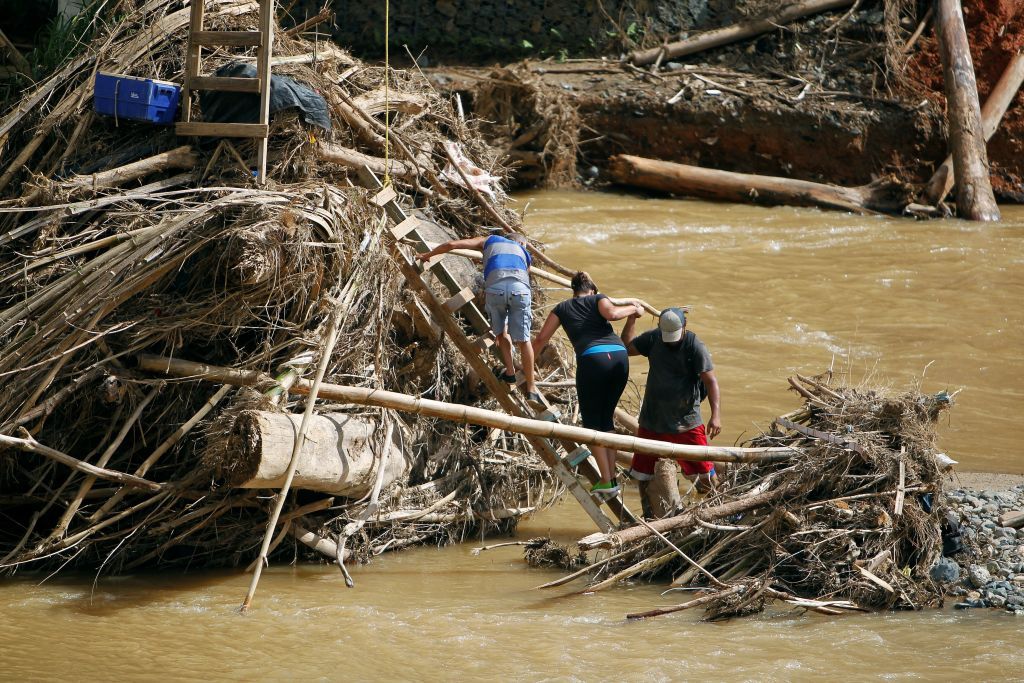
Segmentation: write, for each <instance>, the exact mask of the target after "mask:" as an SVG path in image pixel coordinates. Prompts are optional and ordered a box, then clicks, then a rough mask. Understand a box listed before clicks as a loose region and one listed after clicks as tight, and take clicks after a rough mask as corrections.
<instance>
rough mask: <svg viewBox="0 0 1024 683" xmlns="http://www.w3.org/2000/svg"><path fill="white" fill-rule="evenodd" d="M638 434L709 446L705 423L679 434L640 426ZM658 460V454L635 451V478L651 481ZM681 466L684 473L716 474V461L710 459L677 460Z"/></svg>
mask: <svg viewBox="0 0 1024 683" xmlns="http://www.w3.org/2000/svg"><path fill="white" fill-rule="evenodd" d="M636 435H637V436H638V437H640V438H641V439H654V440H656V441H667V442H669V443H678V444H683V445H689V446H707V445H708V437H707V435H706V434H705V432H704V425H697V426H696V427H694V428H693V429H691V430H689V431H686V432H680V433H677V434H663V433H661V432H652V431H650V430H648V429H644V428H643V427H640V429H639V430H638V431H637V433H636ZM657 461H658V456H656V455H648V454H647V453H634V454H633V464H632V466H631V471H630V474H631V475H632V477H633V478H634V479H639V480H640V481H650V479H651V478H652V477H653V476H654V464H655V463H656V462H657ZM676 462H678V463H679V466H680V467H681V468H682V469H683V474H689V475H693V474H707V473H709V472H710V473H712V474H714V471H715V463H713V462H711V461H709V460H702V461H698V462H694V461H692V460H676Z"/></svg>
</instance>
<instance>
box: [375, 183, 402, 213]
mask: <svg viewBox="0 0 1024 683" xmlns="http://www.w3.org/2000/svg"><path fill="white" fill-rule="evenodd" d="M397 198H398V193H397V192H395V188H393V187H391V186H390V185H389V186H388V187H385V188H384V189H383V190H381V191H380V192H378V193H377V194H375V195H374V196H373V199H371V200H370V201H371V202H373V203H374V204H376V205H377V206H379V207H381V208H384V205H385V204H387V203H388V202H393V201H395V199H397Z"/></svg>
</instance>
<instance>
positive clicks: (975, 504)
mask: <svg viewBox="0 0 1024 683" xmlns="http://www.w3.org/2000/svg"><path fill="white" fill-rule="evenodd" d="M964 501H966V502H967V503H969V504H970V505H971V507H976V508H980V507H981V501H980V500H978V498H977V496H972V495H971V494H967V495H966V496H964Z"/></svg>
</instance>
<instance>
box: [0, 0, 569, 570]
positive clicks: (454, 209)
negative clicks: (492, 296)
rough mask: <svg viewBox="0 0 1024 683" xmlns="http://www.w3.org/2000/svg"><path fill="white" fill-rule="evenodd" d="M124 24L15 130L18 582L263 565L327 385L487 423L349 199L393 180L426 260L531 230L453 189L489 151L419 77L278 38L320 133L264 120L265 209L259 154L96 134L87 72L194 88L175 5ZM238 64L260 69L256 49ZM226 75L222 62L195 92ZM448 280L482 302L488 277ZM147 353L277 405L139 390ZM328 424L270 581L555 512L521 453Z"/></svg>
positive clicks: (467, 433)
mask: <svg viewBox="0 0 1024 683" xmlns="http://www.w3.org/2000/svg"><path fill="white" fill-rule="evenodd" d="M116 7H117V8H118V9H117V10H116V11H115V10H110V12H109V13H108V14H107V15H103V16H102V17H101V18H102V20H103V22H102V23H103V25H104V27H105V28H104V29H103V31H102V32H101V35H99V37H98V38H97V39H96V40H95V41H94V42H93V43H92V44H91V45H90V47H89V48H88V49H86V51H85V52H84V53H83V54H82V55H81V56H79V57H76V58H75V59H74V60H72V61H71V62H69V63H68V64H66V65H65V66H64V67H63V68H61V69H59V70H58V71H57V72H56V73H54V74H53V75H52V76H51V77H50V78H49V79H47V80H45V81H43V82H41V83H40V84H39V85H37V86H36V87H35V88H34V89H33V90H31V91H29V92H27V93H26V94H25V96H24V97H23V98H22V100H21V101H20V102H19V103H17V104H16V106H15V107H14V108H13V109H11V110H10V111H8V112H7V113H6V114H5V115H4V116H3V117H2V118H0V141H2V144H3V145H4V149H5V153H4V155H3V159H4V163H3V165H2V168H0V192H2V193H3V194H2V197H3V198H4V201H3V202H2V204H0V376H2V377H3V382H4V391H3V392H2V395H0V514H2V515H3V517H4V520H5V522H4V524H3V525H2V527H0V570H2V571H5V572H11V571H15V570H16V569H17V568H19V567H28V568H46V569H53V568H58V567H72V568H86V569H93V570H102V571H104V572H117V571H124V570H130V569H135V568H137V567H144V566H161V567H167V566H172V565H174V566H183V567H184V566H201V567H210V566H218V565H229V566H234V565H239V564H243V565H244V564H246V563H248V562H250V561H251V560H252V559H253V558H254V557H256V554H257V548H258V547H259V543H260V540H261V538H263V536H264V533H265V531H266V526H267V517H268V510H269V509H270V508H271V507H272V506H273V504H274V494H275V493H276V492H277V491H278V490H279V489H280V486H281V481H282V479H283V478H284V472H283V469H284V468H285V466H284V465H282V462H283V463H285V464H286V463H287V462H288V460H289V455H290V452H291V449H292V445H293V443H294V439H295V431H296V429H297V425H298V421H299V415H300V414H301V413H302V412H303V409H304V406H305V399H304V398H303V397H302V396H298V395H296V394H294V393H289V391H288V388H289V386H291V385H292V384H293V383H294V382H295V381H296V379H297V378H302V377H306V376H312V375H313V374H314V373H315V371H317V370H322V371H323V372H324V377H325V378H326V380H327V381H336V382H338V383H343V384H348V385H354V386H360V387H372V388H380V389H389V390H398V391H403V392H406V393H412V394H417V395H420V396H426V397H429V398H436V399H439V400H445V401H452V402H465V403H481V404H486V399H483V398H481V396H480V392H479V391H478V390H477V383H476V382H475V381H473V380H472V378H471V377H468V376H467V368H466V366H465V364H464V362H463V360H462V359H461V358H460V357H459V355H458V352H457V350H456V349H455V347H454V346H453V345H452V344H451V343H450V342H449V341H448V340H447V339H446V338H445V337H444V336H443V335H441V334H439V332H438V328H437V327H436V325H434V324H432V321H431V319H430V317H429V313H427V312H426V310H425V309H424V308H423V307H422V306H420V305H418V304H417V302H416V301H415V300H414V299H413V298H412V295H411V294H410V293H409V291H408V289H407V288H404V287H403V286H402V278H401V275H400V273H399V271H398V268H397V267H396V265H395V263H394V262H393V259H392V255H391V253H390V250H389V249H390V248H389V247H388V246H387V245H386V239H385V237H386V232H387V226H386V223H385V222H384V221H383V220H382V216H381V212H380V208H379V207H378V206H376V205H374V204H373V203H372V202H371V198H372V197H373V195H374V194H375V193H376V192H377V190H376V189H374V190H368V189H366V188H364V187H362V186H361V185H360V180H359V175H358V171H360V170H362V171H364V172H365V170H366V169H369V170H370V171H373V172H375V173H377V174H378V175H381V176H384V175H385V174H386V175H387V176H388V177H389V178H390V181H391V187H392V188H394V189H395V190H396V191H397V192H398V194H399V198H400V200H401V201H402V202H403V204H404V205H406V206H408V207H410V208H413V210H414V211H415V213H416V215H417V216H419V217H420V218H421V219H423V220H424V221H425V222H426V223H428V225H427V227H426V228H424V229H425V230H427V229H429V230H432V231H434V232H436V241H438V242H440V241H444V240H446V239H449V238H451V237H455V236H465V235H472V234H475V233H477V232H478V231H479V229H480V226H482V225H485V224H486V223H487V222H490V221H493V220H494V216H499V217H501V218H502V220H503V221H505V222H506V223H507V224H509V225H513V226H518V225H519V219H518V217H517V216H516V215H515V214H513V213H511V212H510V211H508V210H507V209H505V208H504V206H503V195H502V194H501V189H500V186H499V185H498V183H497V182H495V183H494V184H493V187H491V188H487V189H490V191H491V194H490V197H491V199H490V200H487V199H486V198H483V197H482V194H481V192H480V191H479V190H478V189H473V190H472V192H471V191H470V188H468V187H466V185H467V183H468V182H469V181H468V180H466V175H465V170H466V169H469V170H470V171H473V170H476V171H481V173H484V172H485V173H486V174H489V176H492V177H494V178H496V179H500V178H501V176H502V175H503V171H502V168H501V167H500V166H499V165H498V164H497V163H496V160H495V155H494V154H493V153H492V152H491V151H490V148H489V147H488V146H487V145H485V144H483V143H482V142H481V141H480V138H479V135H478V133H477V131H476V129H475V124H474V123H473V122H472V121H468V120H466V119H464V118H463V117H462V116H461V115H460V113H459V112H458V111H457V109H456V108H455V107H454V106H453V105H452V102H450V101H449V100H447V99H445V98H444V97H442V96H440V95H438V94H437V93H436V92H435V91H433V89H432V88H430V87H429V85H428V84H427V83H426V82H425V81H424V80H423V79H422V78H421V77H419V76H418V75H416V74H413V73H406V72H401V71H395V70H389V71H387V72H386V71H385V68H383V67H373V66H368V65H365V64H362V63H360V62H358V61H357V60H355V59H353V58H351V57H350V56H349V55H348V54H346V53H345V52H343V51H342V50H339V49H338V48H337V47H335V46H331V45H329V44H325V43H314V42H311V41H309V40H306V39H304V38H303V37H302V36H301V34H299V33H297V32H294V31H282V30H277V31H276V32H275V40H274V46H273V55H274V61H273V73H274V74H275V77H276V76H288V77H290V78H291V79H292V80H293V81H294V82H296V83H299V84H302V85H303V86H306V87H308V88H309V89H311V90H312V91H314V92H315V93H316V94H318V95H319V96H320V97H322V98H323V100H324V102H325V104H326V107H325V111H326V116H327V117H328V118H329V121H328V122H327V124H328V125H326V126H325V125H322V123H321V124H320V125H310V124H309V123H307V122H306V118H305V116H306V115H305V114H303V115H296V114H295V113H294V112H293V111H284V112H281V113H280V114H277V115H275V116H274V117H273V119H272V122H271V130H270V138H269V153H268V172H267V176H268V179H269V182H268V183H267V184H266V185H258V184H257V183H256V182H255V180H254V178H253V177H252V172H251V167H252V166H253V164H254V161H253V160H254V159H255V154H256V152H255V143H254V142H253V141H250V140H235V141H233V144H231V145H228V144H227V143H226V142H225V141H223V140H219V139H210V138H207V139H204V140H196V139H195V138H192V139H184V138H179V137H176V136H175V134H174V132H173V129H172V128H170V127H155V126H152V125H150V124H147V123H143V122H133V121H126V120H124V119H121V120H117V119H114V118H109V117H102V116H99V115H97V114H95V113H94V112H93V106H92V100H93V83H94V81H93V78H94V73H95V72H97V71H99V72H109V73H114V74H121V75H127V76H138V77H143V78H156V79H163V80H167V81H172V82H177V83H181V79H182V71H183V66H184V63H185V56H186V45H187V35H188V27H189V11H190V10H189V5H188V3H187V2H184V1H182V0H150V1H149V2H146V3H117V4H116ZM257 11H258V4H257V3H255V2H239V1H227V0H215V1H213V2H209V1H208V2H207V3H206V19H205V21H206V26H205V28H207V29H209V30H214V31H227V30H249V31H251V30H254V29H255V28H256V25H257ZM239 54H240V55H241V57H240V58H241V59H242V60H248V61H250V62H251V61H252V60H253V58H254V48H252V49H243V50H241V52H240V53H239ZM233 59H239V56H238V55H237V54H236V55H235V56H233V57H230V58H229V57H228V55H226V54H224V53H223V52H222V51H219V50H218V51H212V53H211V54H209V55H208V56H206V57H205V58H204V71H210V72H212V71H214V70H216V69H218V68H219V67H221V66H224V65H227V64H228V63H229V61H230V60H233ZM385 78H387V84H386V85H385ZM203 97H205V95H204V96H203ZM204 102H205V100H203V99H202V98H200V102H199V105H200V106H199V110H202V109H203V106H202V105H203V104H204ZM197 113H199V112H198V111H197ZM456 161H458V163H459V164H460V169H459V170H456V169H454V168H453V164H455V163H456ZM485 204H486V205H485ZM448 258H450V259H451V261H450V262H451V263H452V264H453V265H452V267H453V269H454V270H455V271H456V272H458V271H459V268H460V267H461V269H462V271H463V272H462V275H464V276H465V279H466V281H467V283H471V282H472V280H473V276H474V274H475V270H476V269H475V267H474V266H472V264H471V263H470V262H469V261H466V260H464V259H460V258H459V257H455V256H452V257H448ZM142 354H151V355H155V356H159V357H165V358H175V359H186V360H190V361H197V362H201V363H205V364H209V365H211V366H226V367H228V368H232V369H235V370H238V371H245V372H252V373H259V375H260V376H261V377H262V376H270V377H272V378H276V379H273V380H271V381H263V382H259V383H257V386H253V387H234V386H230V385H228V384H221V383H219V382H217V381H216V379H215V378H213V377H207V378H204V377H203V376H202V373H200V376H197V377H192V378H188V379H184V380H182V379H170V378H168V377H167V376H164V375H162V374H160V373H158V372H152V371H151V369H152V366H150V369H145V368H144V367H141V366H140V365H139V358H140V357H141V355H142ZM555 379H556V380H557V379H559V378H558V377H556V378H555ZM563 400H564V401H573V400H574V398H573V396H572V394H571V391H569V390H566V393H565V397H564V398H563ZM316 412H317V414H318V415H317V419H318V420H320V423H319V426H317V425H314V428H315V429H320V430H321V431H319V432H316V433H317V434H318V435H319V441H317V439H312V438H311V439H307V441H306V443H307V445H308V446H309V447H310V448H312V449H314V450H315V448H317V447H323V445H324V439H330V438H333V439H336V441H334V442H330V441H328V442H327V445H330V444H332V443H336V444H337V448H338V449H340V455H339V453H338V452H335V453H333V460H334V461H340V462H341V465H342V466H341V468H340V470H339V469H338V468H335V470H334V471H332V472H328V473H327V474H324V473H320V474H318V475H317V476H312V475H311V476H310V477H309V479H310V483H307V484H306V485H301V486H300V485H298V484H297V487H298V488H297V489H294V490H293V491H292V493H291V494H290V496H289V498H288V501H287V505H286V506H285V508H284V514H283V515H282V517H281V521H280V523H279V526H278V527H277V529H276V530H275V531H274V542H273V545H272V549H276V552H277V555H278V556H286V557H293V556H295V555H298V554H302V555H304V556H311V555H318V554H320V555H326V556H328V557H331V558H337V556H338V555H339V554H340V555H342V557H343V558H357V559H366V558H367V557H370V556H372V555H374V554H377V553H380V552H383V551H385V550H394V549H397V548H401V547H404V546H407V545H410V544H413V543H443V542H447V541H449V540H451V539H455V538H461V537H463V536H464V535H465V534H468V533H472V532H475V531H482V530H507V529H509V528H511V527H513V526H514V525H515V523H516V520H517V519H518V518H519V517H520V516H521V515H522V514H524V513H526V512H529V511H530V510H532V509H536V508H538V507H542V506H545V505H547V504H548V503H549V502H550V501H551V500H552V499H554V498H555V497H556V496H557V495H558V494H559V491H560V487H558V486H557V485H555V484H554V483H553V482H551V480H550V479H549V475H548V473H547V469H546V467H545V466H544V465H543V463H542V462H541V461H540V460H539V459H538V458H537V457H536V456H535V455H534V454H533V453H532V451H531V450H530V448H529V446H528V444H527V442H526V441H525V440H524V439H523V438H521V437H519V436H517V435H511V434H499V435H494V434H491V433H489V432H488V430H479V429H477V430H473V429H466V428H462V427H458V426H453V425H451V424H450V423H445V422H442V421H438V420H436V419H431V418H427V417H416V416H413V417H402V418H399V417H395V416H393V415H385V414H384V412H383V411H379V410H375V409H367V408H359V409H354V408H353V407H352V406H350V405H329V404H325V403H324V402H323V401H321V402H320V403H319V404H317V408H316ZM243 455H244V456H245V457H246V458H249V460H247V461H245V462H240V460H241V459H242V458H243ZM303 457H305V447H304V450H303ZM282 459H283V460H282ZM275 463H276V464H275ZM275 467H276V468H277V469H275ZM300 474H303V473H300ZM317 477H319V478H317ZM313 480H316V481H313ZM317 482H318V483H317ZM537 491H540V495H537ZM350 524H351V525H352V526H349V525H350ZM346 529H347V530H348V531H345V530H346ZM300 542H301V544H300ZM346 542H347V545H346ZM302 544H305V545H308V546H309V547H310V548H312V549H306V548H305V545H302ZM339 547H342V548H344V552H340V551H339Z"/></svg>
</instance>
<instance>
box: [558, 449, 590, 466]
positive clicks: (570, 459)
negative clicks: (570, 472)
mask: <svg viewBox="0 0 1024 683" xmlns="http://www.w3.org/2000/svg"><path fill="white" fill-rule="evenodd" d="M590 456H591V452H590V449H589V448H587V447H586V446H577V447H576V448H575V449H573V451H572V452H571V453H569V454H567V455H566V456H565V458H563V459H562V462H563V463H565V466H566V467H576V466H578V465H579V464H580V463H581V462H583V461H584V460H586V459H587V458H589V457H590Z"/></svg>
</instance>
